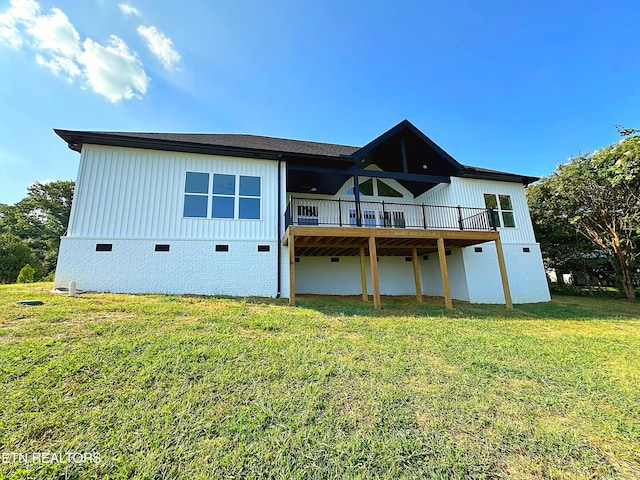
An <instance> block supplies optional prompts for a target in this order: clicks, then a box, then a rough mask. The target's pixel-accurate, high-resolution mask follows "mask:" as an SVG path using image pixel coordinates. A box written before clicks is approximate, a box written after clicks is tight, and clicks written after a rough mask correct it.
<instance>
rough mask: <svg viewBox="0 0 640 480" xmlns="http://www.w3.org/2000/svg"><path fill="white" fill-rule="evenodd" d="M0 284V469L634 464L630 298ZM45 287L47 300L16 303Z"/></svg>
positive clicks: (32, 472) (638, 407) (167, 471)
mask: <svg viewBox="0 0 640 480" xmlns="http://www.w3.org/2000/svg"><path fill="white" fill-rule="evenodd" d="M48 288H50V284H36V285H22V286H16V285H13V286H2V287H0V311H1V312H2V314H1V317H0V352H1V356H0V389H2V393H0V412H1V413H0V454H1V453H2V452H57V451H77V452H99V453H100V458H101V462H100V463H98V464H92V463H80V464H57V463H54V464H43V463H35V464H33V463H27V464H25V463H21V462H13V461H12V462H4V463H0V478H3V476H5V477H7V478H41V479H45V478H78V479H79V478H189V479H190V478H238V477H240V478H264V477H267V478H443V479H449V478H576V479H577V478H640V353H639V352H640V305H638V304H629V303H627V302H624V301H618V300H608V299H591V298H572V297H558V298H556V299H554V301H553V302H551V303H549V304H535V305H517V306H516V308H515V309H514V310H513V311H508V310H506V309H505V308H504V307H503V306H497V305H496V306H490V305H470V304H467V303H463V302H455V303H454V306H455V310H453V311H446V310H445V309H444V308H443V305H442V299H426V301H425V302H424V303H423V304H419V303H417V302H416V301H415V300H414V299H411V298H384V299H383V306H384V309H383V310H382V311H380V312H377V311H375V310H374V309H373V306H372V305H371V304H366V303H364V302H361V301H360V300H358V299H355V298H345V299H335V298H324V297H300V298H299V300H298V307H295V308H291V307H288V306H287V305H286V301H283V300H263V299H215V298H203V297H181V296H162V295H147V296H134V295H108V294H86V295H82V296H79V297H76V298H69V297H66V296H61V295H54V294H51V293H49V292H48ZM25 298H29V299H40V300H42V301H44V302H45V304H44V305H42V306H22V305H17V304H16V302H17V300H20V299H25Z"/></svg>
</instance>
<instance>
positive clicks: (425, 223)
mask: <svg viewBox="0 0 640 480" xmlns="http://www.w3.org/2000/svg"><path fill="white" fill-rule="evenodd" d="M422 225H423V226H424V229H425V230H426V229H427V207H426V205H425V204H424V203H423V204H422Z"/></svg>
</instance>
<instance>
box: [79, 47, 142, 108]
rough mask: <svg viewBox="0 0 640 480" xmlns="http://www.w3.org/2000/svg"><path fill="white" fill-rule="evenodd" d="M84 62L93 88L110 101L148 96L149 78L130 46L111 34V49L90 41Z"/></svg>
mask: <svg viewBox="0 0 640 480" xmlns="http://www.w3.org/2000/svg"><path fill="white" fill-rule="evenodd" d="M83 47H84V52H83V53H82V55H81V56H80V62H81V63H82V65H83V66H84V74H85V76H86V78H87V81H88V83H89V86H90V87H91V89H92V90H93V91H94V92H96V93H98V94H100V95H102V96H104V97H105V98H106V99H107V100H109V101H110V102H117V101H119V100H122V99H123V98H124V99H127V100H128V99H130V98H133V97H138V98H141V97H142V95H144V94H145V93H147V86H148V84H149V77H147V74H146V73H145V71H144V67H143V66H142V63H140V60H138V59H137V58H136V56H135V54H133V53H131V52H130V51H129V47H127V44H126V43H125V42H124V41H123V40H121V39H120V38H118V37H116V36H115V35H111V37H110V38H109V42H108V44H107V46H104V45H101V44H99V43H98V42H94V41H93V40H91V39H90V38H87V39H86V40H85V41H84V44H83Z"/></svg>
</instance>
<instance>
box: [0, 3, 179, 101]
mask: <svg viewBox="0 0 640 480" xmlns="http://www.w3.org/2000/svg"><path fill="white" fill-rule="evenodd" d="M131 8H133V7H131ZM121 9H122V6H121ZM169 42H171V41H170V40H169ZM2 43H4V44H5V45H8V46H10V47H12V48H15V49H21V48H25V50H29V51H33V53H34V54H35V60H36V62H37V63H38V64H40V65H42V66H44V67H46V68H48V69H49V70H51V72H53V73H54V74H55V75H59V76H62V77H64V78H66V80H67V81H69V82H70V83H73V82H75V81H76V80H78V81H79V82H80V84H81V86H82V87H83V88H89V89H91V91H93V92H94V93H97V94H98V95H102V96H103V97H105V98H106V99H107V100H109V101H110V102H118V101H120V100H123V99H125V100H128V99H130V98H134V97H137V98H141V97H142V96H143V95H144V94H146V92H147V87H148V85H149V81H150V79H149V77H148V76H147V74H146V72H145V70H144V67H143V65H142V63H141V62H140V60H139V59H138V58H137V57H136V55H135V53H133V52H131V51H129V47H128V46H127V44H126V43H125V42H124V40H122V39H120V38H118V37H116V36H114V35H112V36H111V37H109V41H108V42H107V44H106V45H102V44H100V43H98V42H96V41H94V40H92V39H91V38H86V39H85V40H84V41H83V42H81V38H80V34H79V33H78V31H77V30H76V28H75V27H74V26H73V24H72V23H71V22H70V20H69V18H68V17H67V15H66V14H65V13H64V12H63V11H62V10H60V9H58V8H52V9H51V10H50V12H49V14H42V13H41V12H40V5H39V4H38V3H37V2H36V1H35V0H11V2H10V7H9V9H8V10H7V11H5V12H4V13H0V44H2ZM170 45H171V44H170ZM179 58H180V57H179V56H178V59H179Z"/></svg>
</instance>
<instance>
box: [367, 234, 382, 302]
mask: <svg viewBox="0 0 640 480" xmlns="http://www.w3.org/2000/svg"><path fill="white" fill-rule="evenodd" d="M369 261H370V262H371V283H372V287H373V305H374V306H375V307H376V308H377V309H380V307H381V306H382V305H381V303H380V284H379V283H378V253H377V251H376V238H375V237H369Z"/></svg>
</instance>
